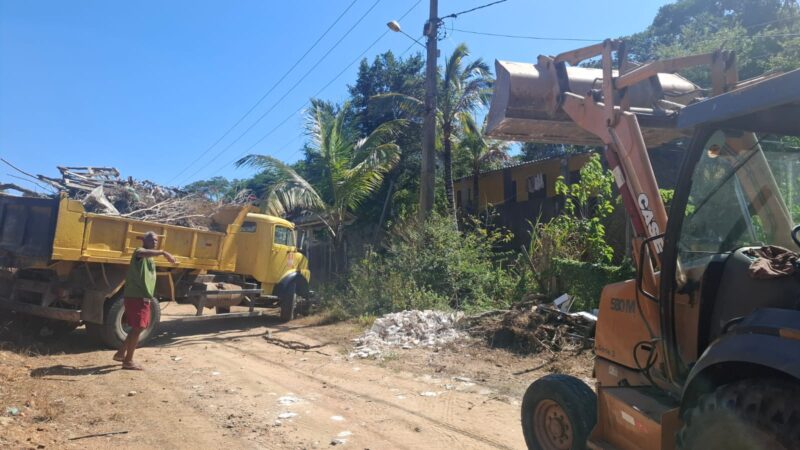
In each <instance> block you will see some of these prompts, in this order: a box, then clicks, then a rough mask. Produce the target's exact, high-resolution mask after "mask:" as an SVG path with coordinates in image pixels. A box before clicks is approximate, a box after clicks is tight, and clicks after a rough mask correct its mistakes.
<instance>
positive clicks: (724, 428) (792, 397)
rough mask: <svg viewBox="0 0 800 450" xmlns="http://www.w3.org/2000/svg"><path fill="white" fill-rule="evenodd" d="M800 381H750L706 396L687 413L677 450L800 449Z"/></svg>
mask: <svg viewBox="0 0 800 450" xmlns="http://www.w3.org/2000/svg"><path fill="white" fill-rule="evenodd" d="M798 419H800V385H798V384H797V383H792V382H788V381H784V380H779V379H751V380H743V381H737V382H735V383H731V384H726V385H723V386H720V387H719V388H717V389H716V390H715V391H713V392H710V393H708V394H705V395H703V396H702V397H700V399H699V400H698V401H697V405H695V406H694V407H693V408H690V409H687V410H686V412H685V413H684V415H683V423H684V425H683V428H682V429H681V431H680V432H679V433H678V439H677V447H678V448H679V449H709V450H714V449H796V448H800V423H798Z"/></svg>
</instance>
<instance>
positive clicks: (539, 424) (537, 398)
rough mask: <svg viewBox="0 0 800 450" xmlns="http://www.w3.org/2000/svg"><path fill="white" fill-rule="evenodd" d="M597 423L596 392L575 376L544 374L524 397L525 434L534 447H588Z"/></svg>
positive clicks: (573, 449)
mask: <svg viewBox="0 0 800 450" xmlns="http://www.w3.org/2000/svg"><path fill="white" fill-rule="evenodd" d="M595 423H597V395H595V393H594V392H593V391H592V390H591V389H590V388H589V386H587V385H586V383H584V382H583V381H581V380H579V379H577V378H575V377H571V376H568V375H547V376H544V377H542V378H539V379H538V380H536V381H534V382H533V383H531V385H530V386H528V390H527V391H525V396H524V397H523V398H522V434H523V435H524V436H525V444H527V446H528V448H529V449H531V450H568V449H569V450H579V449H585V448H586V441H587V439H588V438H589V433H591V432H592V428H594V425H595Z"/></svg>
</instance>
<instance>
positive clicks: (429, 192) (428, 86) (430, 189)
mask: <svg viewBox="0 0 800 450" xmlns="http://www.w3.org/2000/svg"><path fill="white" fill-rule="evenodd" d="M430 2H431V5H430V17H429V18H428V22H427V23H426V24H425V28H424V30H423V34H425V36H427V37H428V41H427V45H426V48H427V53H428V55H427V59H426V61H425V121H424V123H423V125H422V170H421V173H420V180H419V218H420V221H422V222H424V221H425V220H427V219H428V217H430V215H431V212H432V211H433V198H434V189H435V186H436V185H435V183H436V60H437V57H438V51H437V49H436V42H437V38H438V31H439V30H438V28H439V2H438V0H430Z"/></svg>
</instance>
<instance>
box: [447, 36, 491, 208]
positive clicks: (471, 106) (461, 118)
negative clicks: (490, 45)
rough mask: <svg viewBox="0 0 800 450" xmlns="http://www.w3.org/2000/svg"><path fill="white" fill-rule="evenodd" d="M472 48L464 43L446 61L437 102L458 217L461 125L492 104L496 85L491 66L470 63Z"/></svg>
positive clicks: (450, 204) (450, 201) (449, 185)
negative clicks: (456, 158)
mask: <svg viewBox="0 0 800 450" xmlns="http://www.w3.org/2000/svg"><path fill="white" fill-rule="evenodd" d="M467 56H469V49H468V48H467V45H466V44H463V43H462V44H460V45H459V46H458V47H456V48H455V50H453V53H452V54H451V55H450V57H449V58H446V59H445V64H444V75H443V79H442V88H441V90H440V93H439V96H438V99H437V103H438V108H439V111H441V122H442V165H443V167H444V191H445V195H446V197H447V206H448V208H449V209H450V212H451V213H452V214H455V198H454V196H453V144H454V141H455V138H456V133H457V132H458V130H457V129H456V127H457V125H458V123H459V122H460V123H465V122H467V121H468V120H470V114H472V113H473V112H475V110H476V109H477V108H478V107H479V106H482V105H483V106H485V105H486V104H487V103H488V99H489V97H488V95H489V92H490V90H491V86H492V78H491V73H490V71H489V66H488V65H487V64H486V63H485V62H484V61H483V59H481V58H478V59H476V60H474V61H472V62H469V63H467V62H466V61H465V59H466V57H467Z"/></svg>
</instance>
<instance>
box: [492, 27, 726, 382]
mask: <svg viewBox="0 0 800 450" xmlns="http://www.w3.org/2000/svg"><path fill="white" fill-rule="evenodd" d="M615 54H616V56H617V61H616V64H615V61H614V59H613V56H614V55H615ZM595 57H600V62H601V67H602V69H601V70H599V71H597V72H599V73H598V75H600V76H601V81H600V82H599V83H593V84H592V86H591V88H588V89H587V88H586V85H585V84H584V85H580V86H578V88H579V89H580V88H584V89H585V90H584V91H583V92H576V89H575V88H573V87H572V86H571V80H570V77H569V75H568V68H567V66H566V65H567V63H569V64H570V65H572V66H574V65H576V64H578V63H580V62H581V61H585V60H587V59H590V58H595ZM626 57H627V56H626V50H625V46H624V44H623V43H622V42H620V41H616V40H606V41H604V42H602V43H600V44H595V45H591V46H588V47H584V48H581V49H577V50H572V51H569V52H565V53H562V54H559V55H557V56H555V57H548V56H540V57H539V58H538V62H537V64H536V66H535V67H536V69H538V77H539V78H538V79H537V80H536V82H537V83H538V85H535V88H536V90H535V91H536V92H535V94H534V96H533V98H534V99H535V100H538V101H540V102H541V103H542V104H543V105H544V110H545V111H546V113H547V114H548V115H549V116H551V117H556V116H557V115H558V114H562V115H563V113H566V116H567V117H568V119H569V120H571V121H572V122H573V123H575V124H576V125H577V126H578V127H579V128H581V129H582V130H584V131H586V132H588V133H590V134H591V135H594V136H596V137H597V138H598V139H599V140H600V141H601V142H602V143H603V144H604V146H605V157H606V161H607V162H608V166H609V169H610V170H611V172H612V173H613V175H614V180H615V183H616V185H617V188H618V189H619V192H620V196H621V197H622V201H623V205H624V208H625V210H626V211H627V212H628V215H629V217H630V218H631V222H632V225H633V233H634V236H633V240H632V242H633V245H634V249H633V250H634V251H633V252H632V254H633V259H634V262H635V264H636V267H637V268H638V270H637V272H638V273H637V276H638V280H637V281H638V282H637V289H638V290H639V293H641V294H643V295H644V296H645V297H647V298H650V299H651V300H653V301H657V293H658V292H659V288H660V286H659V277H658V275H657V274H658V272H659V270H660V269H661V267H662V252H663V250H664V237H663V236H664V232H665V231H666V228H667V219H668V217H667V211H666V208H665V206H664V202H663V201H662V199H661V195H660V194H659V189H658V182H657V181H656V177H655V174H654V172H653V167H652V165H651V162H650V158H649V155H648V153H647V143H646V140H645V135H644V133H643V130H642V128H641V127H640V123H639V119H638V117H637V114H638V113H640V112H641V111H642V110H643V109H644V108H643V107H646V106H650V107H652V109H651V111H656V112H658V113H660V114H661V115H662V116H665V117H672V118H674V117H677V116H678V112H679V111H680V109H682V108H683V107H684V106H685V105H684V104H680V103H675V102H668V101H665V99H664V90H663V89H662V81H664V78H663V77H665V76H673V77H675V75H666V74H665V72H667V73H672V72H676V71H678V70H681V69H685V68H689V67H694V66H708V67H709V68H710V74H711V80H712V86H713V88H712V95H719V94H722V93H724V92H727V91H728V90H730V89H732V88H734V87H735V86H736V83H737V81H738V78H737V74H736V69H735V56H734V54H733V53H728V52H722V51H717V52H713V53H707V54H702V55H692V56H687V57H680V58H672V59H668V60H661V61H655V62H651V63H647V64H643V65H639V66H635V65H630V64H628V63H627V62H626ZM615 65H616V66H617V67H614V66H615ZM626 69H627V70H626ZM647 82H649V85H650V87H652V90H653V91H654V93H653V95H651V96H650V97H648V101H649V102H651V104H650V105H643V104H642V101H641V99H639V100H637V102H638V104H637V105H636V106H637V107H636V108H634V109H632V107H631V101H632V100H631V94H632V93H633V91H632V90H633V89H637V88H641V87H642V85H645V84H647ZM547 83H549V85H548V84H547ZM531 86H533V84H531ZM529 87H530V86H529ZM699 90H700V89H699V88H697V87H695V91H699ZM531 91H534V90H531V89H529V91H528V92H531ZM684 93H685V94H686V92H684ZM689 93H690V92H689ZM536 95H538V96H539V98H536ZM689 101H691V100H689V99H686V98H684V102H685V103H688V102H689ZM665 107H666V108H669V109H668V110H666V111H665V110H664V109H665ZM510 109H511V108H510V107H509V110H510ZM555 120H558V119H555ZM490 122H491V111H490ZM491 132H492V130H490V132H489V134H490V135H491ZM681 277H682V273H681V270H680V269H678V270H677V273H676V280H677V281H678V283H679V284H680V280H681ZM642 309H643V313H644V318H645V321H646V322H647V323H648V329H650V330H651V338H653V339H657V338H658V337H659V336H660V335H661V334H662V333H661V330H662V329H663V327H664V326H667V325H666V324H665V322H664V320H665V318H664V317H662V316H663V315H662V314H659V311H658V308H657V307H654V306H650V305H642ZM659 341H660V342H662V345H663V340H660V339H659ZM661 351H662V352H665V351H666V349H664V348H662V349H661ZM662 354H663V353H662ZM674 372H675V368H670V367H667V373H666V374H665V375H666V378H667V379H669V380H674V379H675V378H676V376H675V375H676V374H675V373H674Z"/></svg>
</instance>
